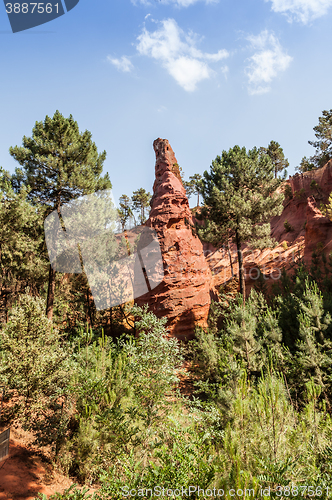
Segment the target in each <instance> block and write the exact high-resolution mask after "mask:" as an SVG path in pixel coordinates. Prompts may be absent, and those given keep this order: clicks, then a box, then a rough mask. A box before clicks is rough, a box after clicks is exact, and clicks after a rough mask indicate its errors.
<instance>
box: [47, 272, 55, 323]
mask: <svg viewBox="0 0 332 500" xmlns="http://www.w3.org/2000/svg"><path fill="white" fill-rule="evenodd" d="M55 273H56V271H54V269H53V268H52V265H51V264H50V271H49V275H48V290H47V303H46V316H47V317H48V319H50V320H51V321H52V319H53V303H54V291H55Z"/></svg>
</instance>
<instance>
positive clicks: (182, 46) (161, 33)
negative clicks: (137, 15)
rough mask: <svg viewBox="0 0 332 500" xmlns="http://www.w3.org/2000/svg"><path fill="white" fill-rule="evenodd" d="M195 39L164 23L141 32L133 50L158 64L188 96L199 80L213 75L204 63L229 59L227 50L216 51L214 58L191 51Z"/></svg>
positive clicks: (174, 25) (170, 20)
mask: <svg viewBox="0 0 332 500" xmlns="http://www.w3.org/2000/svg"><path fill="white" fill-rule="evenodd" d="M196 39H197V36H196V35H194V34H193V33H189V34H188V35H186V34H185V33H184V32H183V31H182V30H181V28H179V26H178V25H177V23H176V22H175V20H174V19H165V20H164V21H162V22H161V27H160V29H158V30H156V31H154V32H149V31H148V30H147V29H146V28H144V30H143V33H142V34H141V35H140V36H139V37H138V38H137V40H138V44H137V50H138V52H139V53H140V54H141V55H145V56H148V57H151V58H153V59H156V60H157V61H159V62H160V63H161V64H162V65H163V67H164V68H165V69H166V70H167V71H168V73H169V74H170V75H171V76H172V77H173V78H174V79H175V81H176V82H177V83H178V84H179V85H181V87H183V88H184V90H186V91H188V92H192V91H194V90H195V89H196V87H197V84H198V83H199V82H200V81H201V80H205V79H207V78H210V77H211V75H212V74H213V70H212V69H211V68H210V66H209V65H208V62H218V61H221V60H222V59H225V58H227V57H228V56H229V53H228V52H227V50H219V51H218V52H217V53H216V54H209V53H205V52H202V51H201V50H199V49H197V48H196V47H195V44H196Z"/></svg>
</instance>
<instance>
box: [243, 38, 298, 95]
mask: <svg viewBox="0 0 332 500" xmlns="http://www.w3.org/2000/svg"><path fill="white" fill-rule="evenodd" d="M247 39H248V40H249V42H250V43H251V47H252V48H253V49H256V50H257V52H255V53H254V55H252V56H251V57H250V58H249V65H248V67H247V69H246V74H247V77H248V81H249V87H248V90H249V93H250V94H265V93H266V92H269V90H270V85H269V84H270V83H271V82H272V80H273V79H274V78H276V77H277V76H278V74H279V73H281V72H283V71H285V70H286V69H287V68H288V67H289V65H290V63H291V61H292V60H293V58H292V57H291V56H289V55H288V54H287V53H286V52H285V51H284V50H283V49H282V47H281V45H280V43H279V40H278V39H277V38H276V36H275V35H274V34H273V33H269V32H268V31H267V30H265V31H262V32H261V33H260V34H259V35H257V36H253V35H252V36H249V37H247Z"/></svg>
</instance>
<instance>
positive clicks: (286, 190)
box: [284, 184, 293, 200]
mask: <svg viewBox="0 0 332 500" xmlns="http://www.w3.org/2000/svg"><path fill="white" fill-rule="evenodd" d="M284 195H285V198H289V199H290V200H291V199H292V198H293V190H292V187H291V185H290V184H285V188H284Z"/></svg>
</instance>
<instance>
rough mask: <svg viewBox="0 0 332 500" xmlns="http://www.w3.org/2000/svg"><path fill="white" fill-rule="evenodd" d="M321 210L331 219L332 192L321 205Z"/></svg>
mask: <svg viewBox="0 0 332 500" xmlns="http://www.w3.org/2000/svg"><path fill="white" fill-rule="evenodd" d="M321 212H322V213H323V214H324V215H325V216H326V217H328V218H329V219H330V221H332V193H331V194H330V196H329V199H328V202H327V204H326V205H325V206H323V207H321Z"/></svg>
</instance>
